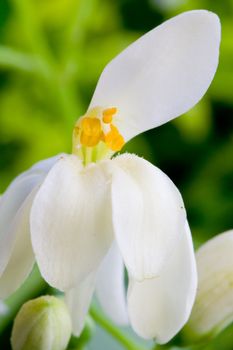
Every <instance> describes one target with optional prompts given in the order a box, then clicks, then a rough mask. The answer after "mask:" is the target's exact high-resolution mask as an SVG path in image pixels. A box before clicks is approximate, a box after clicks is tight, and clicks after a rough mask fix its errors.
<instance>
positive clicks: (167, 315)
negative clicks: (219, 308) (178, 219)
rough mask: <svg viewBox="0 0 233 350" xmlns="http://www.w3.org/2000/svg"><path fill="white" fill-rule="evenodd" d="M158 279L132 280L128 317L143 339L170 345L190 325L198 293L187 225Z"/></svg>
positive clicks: (129, 292)
mask: <svg viewBox="0 0 233 350" xmlns="http://www.w3.org/2000/svg"><path fill="white" fill-rule="evenodd" d="M180 235H181V239H180V240H179V241H178V242H176V244H175V246H174V253H173V254H172V255H171V257H170V259H168V260H167V263H166V266H165V267H164V269H163V270H162V271H161V275H160V276H158V277H157V278H153V279H148V280H144V281H142V282H137V281H135V280H133V279H131V280H130V284H129V291H128V306H129V317H130V321H131V324H132V327H133V328H134V330H135V332H136V333H137V334H139V335H140V336H142V337H143V338H146V339H148V338H155V339H156V341H157V342H158V343H160V344H163V343H166V342H168V341H169V340H170V339H171V338H172V337H173V336H174V335H175V334H176V333H177V332H178V331H179V330H180V329H181V328H182V327H183V325H184V324H185V323H186V322H187V320H188V318H189V315H190V312H191V309H192V306H193V302H194V299H195V294H196V287H197V273H196V263H195V256H194V251H193V246H192V239H191V234H190V230H189V228H188V225H187V226H186V229H185V230H184V228H183V230H182V231H181V232H180Z"/></svg>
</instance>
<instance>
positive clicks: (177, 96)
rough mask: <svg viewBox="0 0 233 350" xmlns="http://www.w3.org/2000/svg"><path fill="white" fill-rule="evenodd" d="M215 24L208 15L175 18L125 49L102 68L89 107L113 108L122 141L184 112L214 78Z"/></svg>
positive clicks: (188, 14)
mask: <svg viewBox="0 0 233 350" xmlns="http://www.w3.org/2000/svg"><path fill="white" fill-rule="evenodd" d="M219 43H220V23H219V19H218V17H217V16H216V15H215V14H213V13H212V12H208V11H205V10H196V11H190V12H185V13H183V14H181V15H178V16H176V17H174V18H172V19H170V20H168V21H166V22H165V23H163V24H162V25H160V26H158V27H157V28H155V29H153V30H152V31H150V32H149V33H147V34H146V35H144V36H143V37H142V38H140V39H139V40H137V41H136V42H135V43H133V44H132V45H130V46H129V47H128V48H127V49H126V50H124V51H123V52H122V53H121V54H120V55H118V56H117V57H116V58H115V59H114V60H113V61H111V62H110V63H109V64H108V65H107V66H106V68H105V69H104V71H103V73H102V75H101V77H100V79H99V82H98V85H97V87H96V90H95V93H94V96H93V98H92V101H91V104H90V107H94V106H116V107H117V108H118V110H119V116H118V118H117V119H116V120H114V122H115V124H116V126H117V127H118V128H119V130H120V132H121V134H122V135H123V136H124V138H125V140H126V141H127V140H129V139H130V138H132V137H133V136H135V135H137V134H139V133H141V132H143V131H145V130H148V129H151V128H154V127H156V126H158V125H161V124H163V123H166V122H167V121H169V120H171V119H173V118H175V117H177V116H179V115H181V114H183V113H185V112H186V111H188V110H189V109H190V108H191V107H193V106H194V105H195V104H196V103H197V102H198V101H199V100H200V99H201V97H202V96H203V94H204V93H205V92H206V90H207V89H208V87H209V85H210V83H211V81H212V79H213V76H214V74H215V71H216V68H217V64H218V55H219Z"/></svg>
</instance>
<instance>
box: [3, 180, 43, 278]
mask: <svg viewBox="0 0 233 350" xmlns="http://www.w3.org/2000/svg"><path fill="white" fill-rule="evenodd" d="M42 180H43V176H42V175H40V174H28V175H25V176H23V177H21V178H18V179H17V181H16V180H15V181H14V182H12V184H11V185H10V186H9V188H8V189H7V190H6V192H5V193H4V194H3V196H2V197H1V202H0V274H1V273H2V272H3V271H4V269H5V267H6V265H7V263H8V261H9V258H10V255H11V252H12V249H13V244H14V240H15V238H16V231H15V230H16V225H15V223H14V221H15V220H16V221H17V220H18V219H16V216H17V212H18V211H19V210H20V207H21V205H22V203H23V202H24V200H25V199H26V198H27V196H28V195H29V194H30V192H31V191H32V190H33V188H35V187H36V186H37V185H38V184H39V183H40V182H42ZM18 215H19V216H20V214H18Z"/></svg>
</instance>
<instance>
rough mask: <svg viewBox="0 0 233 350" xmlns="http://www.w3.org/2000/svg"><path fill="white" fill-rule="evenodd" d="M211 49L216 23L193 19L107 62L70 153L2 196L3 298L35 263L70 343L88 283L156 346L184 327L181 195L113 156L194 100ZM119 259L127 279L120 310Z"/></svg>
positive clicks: (190, 269)
mask: <svg viewBox="0 0 233 350" xmlns="http://www.w3.org/2000/svg"><path fill="white" fill-rule="evenodd" d="M219 42H220V23H219V19H218V17H217V16H216V15H215V14H213V13H211V12H208V11H205V10H200V11H191V12H187V13H184V14H181V15H179V16H177V17H174V18H173V19H171V20H169V21H167V22H165V23H164V24H162V25H161V26H159V27H157V28H156V29H154V30H152V31H151V32H149V33H147V34H146V35H144V36H143V37H142V38H141V39H139V40H138V41H136V42H135V43H134V44H132V45H131V46H129V47H128V48H127V49H126V50H125V51H123V52H122V53H121V54H120V55H119V56H117V57H116V58H115V59H114V60H113V61H112V62H110V63H109V64H108V65H107V67H106V68H105V69H104V71H103V73H102V75H101V77H100V80H99V82H98V85H97V87H96V90H95V93H94V95H93V98H92V101H91V104H90V106H89V108H88V111H87V113H86V114H85V115H84V116H82V117H81V118H80V119H79V120H78V122H77V123H76V126H75V129H74V133H73V154H72V155H62V156H60V157H59V156H58V158H57V159H56V158H54V159H51V160H46V161H44V162H41V163H39V164H37V165H35V166H34V167H33V168H31V169H30V170H29V171H27V172H26V173H24V174H23V175H21V176H20V177H18V178H17V179H16V180H15V181H14V182H13V183H12V184H11V185H10V187H9V188H8V190H7V191H6V192H5V194H4V195H3V198H2V201H1V207H0V225H1V228H0V233H1V248H0V249H1V250H0V253H1V254H0V259H1V261H0V268H1V271H2V273H3V275H2V278H1V279H0V297H5V296H7V295H8V294H9V293H10V292H12V291H14V290H15V289H16V288H17V287H18V286H19V284H20V283H22V281H23V280H24V279H25V278H26V276H27V275H28V273H29V272H30V270H31V268H32V265H33V263H34V259H36V261H37V263H38V265H39V268H40V271H41V273H42V275H43V277H44V278H45V280H46V281H47V282H48V283H49V284H50V285H52V286H54V287H56V288H58V289H60V290H62V291H65V292H66V300H67V303H68V305H69V306H70V309H71V312H72V316H73V331H74V333H75V334H76V335H77V334H79V333H80V332H81V329H82V326H83V319H84V317H85V314H86V312H87V310H88V307H89V304H90V300H91V297H92V293H93V290H94V288H95V285H96V279H98V282H97V294H98V296H99V299H100V301H101V302H102V305H103V307H104V309H105V310H106V312H107V313H108V314H110V315H113V318H114V319H115V320H116V321H117V322H119V323H124V322H125V321H126V320H127V314H128V315H129V320H130V323H131V325H132V327H133V328H134V330H135V331H136V332H137V333H138V334H139V335H141V336H142V337H144V338H156V340H157V341H158V342H160V343H164V342H167V341H169V340H170V339H171V338H172V337H173V336H174V335H175V334H176V333H177V332H178V331H179V330H180V329H181V327H182V326H183V325H184V324H185V323H186V321H187V319H188V317H189V315H190V312H191V308H192V305H193V302H194V298H195V293H196V284H197V278H196V265H195V258H194V251H193V246H192V240H191V234H190V231H189V227H188V224H187V220H186V213H185V209H184V203H183V200H182V197H181V195H180V193H179V191H178V190H177V188H176V187H175V185H174V184H173V182H172V181H171V180H170V179H169V178H168V177H167V176H166V175H165V174H164V173H163V172H162V171H161V170H159V169H158V168H157V167H155V166H153V165H152V164H150V163H149V162H147V161H146V160H144V159H142V158H139V157H137V156H135V155H130V154H124V155H120V156H116V157H115V158H113V159H110V158H111V156H112V155H113V154H114V153H115V152H117V151H119V150H120V149H121V148H122V146H123V145H124V143H125V142H127V141H128V140H130V139H131V138H133V137H134V136H136V135H137V134H139V133H141V132H143V131H146V130H148V129H151V128H154V127H156V126H159V125H161V124H163V123H165V122H167V121H169V120H171V119H173V118H175V117H177V116H179V115H180V114H182V113H185V112H186V111H187V110H189V109H190V108H191V107H192V106H194V105H195V104H196V103H197V102H198V101H199V100H200V99H201V97H202V96H203V94H204V93H205V92H206V90H207V88H208V87H209V85H210V83H211V81H212V79H213V76H214V74H215V71H216V68H217V64H218V55H219ZM29 216H30V228H29ZM30 236H31V238H30ZM30 239H31V240H32V247H33V249H32V248H31V245H30ZM106 254H108V256H107V257H105V256H106ZM119 254H120V255H121V256H122V257H123V261H124V264H125V266H126V268H127V270H128V275H129V288H128V294H127V312H126V310H125V300H124V285H123V283H124V279H123V268H124V265H123V262H122V260H121V259H122V257H121V256H120V255H119ZM34 255H35V258H34ZM104 257H105V259H107V263H106V261H105V262H103V263H102V266H101V267H100V265H101V262H102V261H103V259H104ZM100 269H101V271H100ZM97 276H98V277H97ZM118 305H119V307H118Z"/></svg>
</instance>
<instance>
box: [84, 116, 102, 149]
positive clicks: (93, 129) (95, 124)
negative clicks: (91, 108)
mask: <svg viewBox="0 0 233 350" xmlns="http://www.w3.org/2000/svg"><path fill="white" fill-rule="evenodd" d="M80 129H81V134H80V142H81V144H82V145H83V146H87V147H94V146H96V145H97V144H98V143H99V141H100V140H101V139H102V138H103V131H102V127H101V122H100V120H99V119H98V118H89V117H85V118H83V119H82V121H81V128H80Z"/></svg>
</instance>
